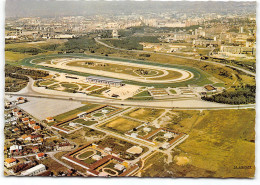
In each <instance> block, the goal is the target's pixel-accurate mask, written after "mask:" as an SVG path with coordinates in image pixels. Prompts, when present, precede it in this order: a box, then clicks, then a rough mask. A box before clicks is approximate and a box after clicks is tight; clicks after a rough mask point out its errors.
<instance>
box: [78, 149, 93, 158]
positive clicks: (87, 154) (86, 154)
mask: <svg viewBox="0 0 260 185" xmlns="http://www.w3.org/2000/svg"><path fill="white" fill-rule="evenodd" d="M92 154H94V152H93V151H86V152H84V153H82V154H80V155H78V158H80V159H84V158H87V157H89V156H91V155H92Z"/></svg>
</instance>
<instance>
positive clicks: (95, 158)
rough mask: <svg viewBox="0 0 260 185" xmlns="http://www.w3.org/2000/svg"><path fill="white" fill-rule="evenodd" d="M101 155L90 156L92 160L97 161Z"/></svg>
mask: <svg viewBox="0 0 260 185" xmlns="http://www.w3.org/2000/svg"><path fill="white" fill-rule="evenodd" d="M101 158H102V157H101V156H100V155H93V156H92V159H94V160H96V161H98V160H100V159H101Z"/></svg>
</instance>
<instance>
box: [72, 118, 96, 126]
mask: <svg viewBox="0 0 260 185" xmlns="http://www.w3.org/2000/svg"><path fill="white" fill-rule="evenodd" d="M74 122H75V123H80V124H83V125H87V126H90V125H93V124H95V123H97V121H90V120H89V121H85V120H84V119H76V120H74Z"/></svg>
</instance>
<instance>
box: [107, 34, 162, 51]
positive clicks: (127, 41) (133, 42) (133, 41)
mask: <svg viewBox="0 0 260 185" xmlns="http://www.w3.org/2000/svg"><path fill="white" fill-rule="evenodd" d="M106 42H109V43H110V44H112V45H113V46H115V47H117V48H123V49H127V50H142V49H143V46H142V45H141V44H139V43H140V42H152V43H159V40H158V37H157V36H143V37H134V36H130V37H126V38H122V39H120V40H107V41H106Z"/></svg>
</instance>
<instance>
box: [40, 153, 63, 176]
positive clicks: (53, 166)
mask: <svg viewBox="0 0 260 185" xmlns="http://www.w3.org/2000/svg"><path fill="white" fill-rule="evenodd" d="M41 163H42V164H44V165H45V166H47V167H48V170H50V171H52V172H53V174H54V175H58V172H60V171H62V172H66V171H67V170H68V168H67V167H65V166H63V165H61V164H60V163H58V162H56V161H55V160H53V159H52V158H50V157H47V158H45V159H44V160H42V161H41Z"/></svg>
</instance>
